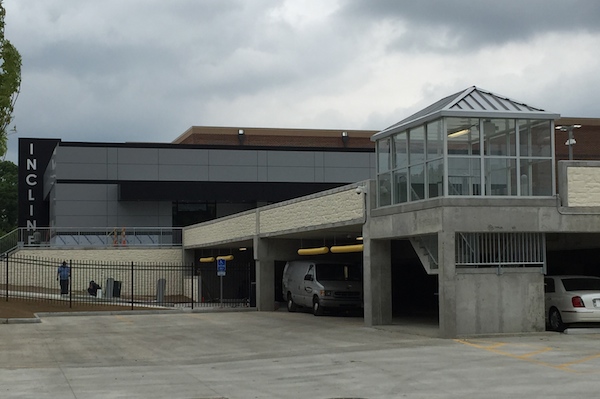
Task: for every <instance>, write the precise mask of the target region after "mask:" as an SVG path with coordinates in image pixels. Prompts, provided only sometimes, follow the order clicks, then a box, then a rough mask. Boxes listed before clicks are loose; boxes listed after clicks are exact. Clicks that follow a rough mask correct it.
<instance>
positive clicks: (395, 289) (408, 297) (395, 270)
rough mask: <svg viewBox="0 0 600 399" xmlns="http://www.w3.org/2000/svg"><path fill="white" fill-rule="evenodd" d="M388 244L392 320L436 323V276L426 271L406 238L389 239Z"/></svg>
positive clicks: (437, 305)
mask: <svg viewBox="0 0 600 399" xmlns="http://www.w3.org/2000/svg"><path fill="white" fill-rule="evenodd" d="M391 245H392V251H391V252H392V317H393V319H394V324H396V323H397V322H399V321H401V322H403V323H404V322H406V321H410V320H415V321H417V320H418V321H419V322H426V323H427V324H430V323H431V324H433V323H435V324H439V322H438V320H439V318H438V314H439V300H438V276H437V275H435V274H433V275H430V274H427V272H426V271H425V268H424V267H423V265H422V264H421V261H420V260H419V257H418V256H417V254H416V252H415V250H414V249H413V246H412V245H411V243H410V241H409V240H392V243H391Z"/></svg>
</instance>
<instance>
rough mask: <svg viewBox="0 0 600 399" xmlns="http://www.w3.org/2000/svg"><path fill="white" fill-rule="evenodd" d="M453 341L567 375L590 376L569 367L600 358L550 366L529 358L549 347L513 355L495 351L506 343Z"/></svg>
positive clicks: (596, 356) (549, 349) (550, 364)
mask: <svg viewBox="0 0 600 399" xmlns="http://www.w3.org/2000/svg"><path fill="white" fill-rule="evenodd" d="M454 341H455V342H458V343H461V344H464V345H468V346H470V347H473V348H477V349H483V350H485V351H488V352H492V353H495V354H497V355H501V356H506V357H510V358H513V359H517V360H522V361H525V362H528V363H533V364H537V365H540V366H544V367H550V368H553V369H556V370H561V371H567V372H569V373H577V374H591V373H590V372H581V371H577V370H573V369H571V368H570V366H572V365H574V364H579V363H583V362H586V361H588V360H591V359H595V358H599V357H600V354H597V355H592V356H587V357H585V358H582V359H579V360H575V361H573V362H569V363H563V364H552V363H548V362H544V361H541V360H536V359H532V358H531V356H533V355H534V354H536V353H544V352H549V351H552V348H551V347H543V348H541V349H539V350H538V351H533V352H528V353H526V354H520V355H515V354H513V353H510V352H506V351H503V350H499V349H497V348H500V347H503V346H506V345H507V344H506V343H501V342H489V344H487V345H486V343H488V342H487V341H480V342H482V343H480V344H478V343H475V342H469V341H467V340H464V339H455V340H454ZM593 373H594V374H596V373H597V372H593Z"/></svg>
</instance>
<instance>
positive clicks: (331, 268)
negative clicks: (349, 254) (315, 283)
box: [317, 263, 362, 281]
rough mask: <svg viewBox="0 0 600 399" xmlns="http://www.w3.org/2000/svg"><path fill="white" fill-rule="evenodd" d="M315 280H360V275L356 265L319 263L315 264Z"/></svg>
mask: <svg viewBox="0 0 600 399" xmlns="http://www.w3.org/2000/svg"><path fill="white" fill-rule="evenodd" d="M317 280H320V281H361V280H362V275H361V272H360V267H359V266H358V265H351V264H333V263H332V264H328V263H321V264H319V265H317Z"/></svg>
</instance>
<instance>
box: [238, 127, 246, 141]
mask: <svg viewBox="0 0 600 399" xmlns="http://www.w3.org/2000/svg"><path fill="white" fill-rule="evenodd" d="M238 140H239V141H240V144H244V140H246V133H245V132H244V129H238Z"/></svg>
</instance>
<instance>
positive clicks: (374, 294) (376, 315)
mask: <svg viewBox="0 0 600 399" xmlns="http://www.w3.org/2000/svg"><path fill="white" fill-rule="evenodd" d="M363 244H364V252H363V267H364V306H365V308H364V311H365V325H367V326H376V325H384V324H392V267H391V259H392V255H391V242H390V241H389V240H371V239H369V238H368V237H364V240H363Z"/></svg>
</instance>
